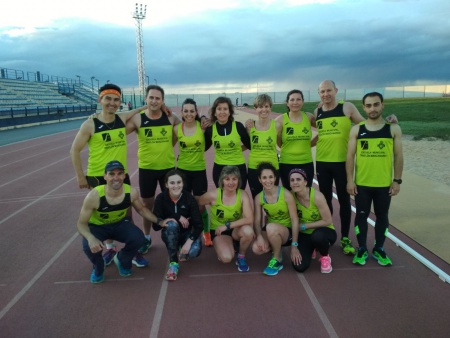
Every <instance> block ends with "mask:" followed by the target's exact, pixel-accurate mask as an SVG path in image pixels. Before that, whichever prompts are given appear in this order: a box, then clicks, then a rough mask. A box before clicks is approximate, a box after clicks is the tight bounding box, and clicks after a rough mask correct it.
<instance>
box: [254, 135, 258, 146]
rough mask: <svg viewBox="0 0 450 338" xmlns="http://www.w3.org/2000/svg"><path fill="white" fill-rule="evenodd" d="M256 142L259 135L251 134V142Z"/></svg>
mask: <svg viewBox="0 0 450 338" xmlns="http://www.w3.org/2000/svg"><path fill="white" fill-rule="evenodd" d="M258 142H259V137H258V135H253V136H252V143H254V144H258Z"/></svg>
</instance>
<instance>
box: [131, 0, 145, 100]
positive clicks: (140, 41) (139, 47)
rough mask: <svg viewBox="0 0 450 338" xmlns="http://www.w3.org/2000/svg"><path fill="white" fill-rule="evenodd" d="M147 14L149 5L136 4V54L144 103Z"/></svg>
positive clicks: (134, 16) (134, 14) (134, 15)
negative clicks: (143, 30) (143, 21)
mask: <svg viewBox="0 0 450 338" xmlns="http://www.w3.org/2000/svg"><path fill="white" fill-rule="evenodd" d="M146 13H147V5H142V4H138V3H136V8H135V11H134V13H133V18H134V19H136V52H137V66H138V78H139V89H140V91H141V95H142V99H143V100H144V101H145V60H144V36H143V33H142V20H144V19H145V15H146Z"/></svg>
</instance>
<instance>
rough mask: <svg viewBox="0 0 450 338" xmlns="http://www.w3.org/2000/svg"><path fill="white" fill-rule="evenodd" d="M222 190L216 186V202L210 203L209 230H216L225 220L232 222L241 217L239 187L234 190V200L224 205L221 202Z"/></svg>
mask: <svg viewBox="0 0 450 338" xmlns="http://www.w3.org/2000/svg"><path fill="white" fill-rule="evenodd" d="M222 194H223V191H222V189H220V188H217V200H216V204H214V205H211V207H210V211H211V230H216V229H217V228H218V227H220V226H221V225H224V224H225V222H233V221H236V220H238V219H240V218H241V217H242V200H241V194H242V191H241V189H238V190H237V191H236V195H237V196H236V202H235V203H234V204H233V205H224V204H223V202H222Z"/></svg>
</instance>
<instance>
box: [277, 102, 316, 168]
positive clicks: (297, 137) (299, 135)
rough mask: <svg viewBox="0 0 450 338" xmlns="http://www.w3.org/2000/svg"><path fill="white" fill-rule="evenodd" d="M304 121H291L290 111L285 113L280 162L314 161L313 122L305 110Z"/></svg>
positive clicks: (299, 162) (302, 162) (301, 162)
mask: <svg viewBox="0 0 450 338" xmlns="http://www.w3.org/2000/svg"><path fill="white" fill-rule="evenodd" d="M301 114H302V121H301V122H298V123H293V122H291V120H290V118H289V113H285V114H283V130H282V132H281V141H282V145H281V153H280V163H284V164H304V163H310V162H312V161H313V158H312V153H311V136H312V132H311V123H310V122H309V119H308V116H307V115H306V113H305V112H303V111H302V112H301Z"/></svg>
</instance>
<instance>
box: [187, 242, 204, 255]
mask: <svg viewBox="0 0 450 338" xmlns="http://www.w3.org/2000/svg"><path fill="white" fill-rule="evenodd" d="M201 252H202V244H201V242H200V241H195V242H194V243H192V245H191V249H190V250H189V258H190V259H192V258H195V257H198V256H200V254H201Z"/></svg>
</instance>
